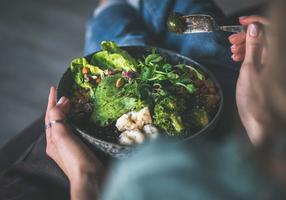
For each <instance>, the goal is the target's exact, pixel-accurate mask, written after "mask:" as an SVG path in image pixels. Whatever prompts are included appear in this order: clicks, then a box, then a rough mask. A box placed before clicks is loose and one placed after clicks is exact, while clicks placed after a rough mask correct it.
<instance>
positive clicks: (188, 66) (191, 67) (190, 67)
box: [185, 65, 205, 81]
mask: <svg viewBox="0 0 286 200" xmlns="http://www.w3.org/2000/svg"><path fill="white" fill-rule="evenodd" d="M185 66H186V67H187V68H189V69H190V70H192V71H193V72H195V74H196V76H197V78H198V79H199V80H201V81H203V80H205V76H204V75H203V74H202V73H200V72H199V71H198V70H197V69H196V68H194V67H193V66H191V65H185Z"/></svg>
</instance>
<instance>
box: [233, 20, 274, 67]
mask: <svg viewBox="0 0 286 200" xmlns="http://www.w3.org/2000/svg"><path fill="white" fill-rule="evenodd" d="M239 22H240V24H241V25H243V26H248V25H250V24H253V23H257V24H261V25H264V26H268V25H269V24H270V22H269V20H268V19H266V18H265V17H261V16H258V15H252V16H243V17H240V18H239ZM228 39H229V42H230V43H231V44H232V46H231V48H230V49H231V52H232V53H233V55H232V59H233V60H234V61H236V62H239V61H243V60H244V58H245V48H246V46H245V43H246V33H245V32H241V33H236V34H233V35H231V36H230V37H229V38H228ZM265 54H266V49H265V48H264V50H263V57H264V55H265ZM263 57H262V59H263V60H264V58H263ZM263 62H264V61H263Z"/></svg>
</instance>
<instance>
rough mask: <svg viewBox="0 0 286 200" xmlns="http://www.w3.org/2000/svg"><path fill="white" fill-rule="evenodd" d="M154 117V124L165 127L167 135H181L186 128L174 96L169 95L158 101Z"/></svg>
mask: <svg viewBox="0 0 286 200" xmlns="http://www.w3.org/2000/svg"><path fill="white" fill-rule="evenodd" d="M153 117H154V124H155V125H156V126H158V127H160V128H161V129H163V130H164V131H165V132H166V134H167V135H170V136H172V135H180V134H182V133H183V131H184V129H185V127H184V124H183V122H182V118H181V116H180V115H179V114H178V108H177V105H176V101H175V98H174V97H171V96H167V97H164V98H163V99H161V100H159V101H158V102H156V105H155V107H154V116H153Z"/></svg>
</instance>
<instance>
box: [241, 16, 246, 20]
mask: <svg viewBox="0 0 286 200" xmlns="http://www.w3.org/2000/svg"><path fill="white" fill-rule="evenodd" d="M246 18H247V16H241V17H239V20H244V19H246Z"/></svg>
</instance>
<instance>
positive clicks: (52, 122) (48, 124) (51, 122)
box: [45, 119, 67, 129]
mask: <svg viewBox="0 0 286 200" xmlns="http://www.w3.org/2000/svg"><path fill="white" fill-rule="evenodd" d="M57 123H60V124H67V120H65V119H57V120H52V121H49V122H48V123H47V124H46V125H45V129H48V128H51V127H52V126H53V125H54V124H57Z"/></svg>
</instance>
